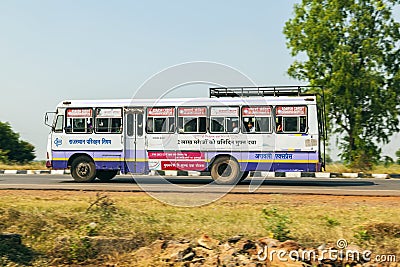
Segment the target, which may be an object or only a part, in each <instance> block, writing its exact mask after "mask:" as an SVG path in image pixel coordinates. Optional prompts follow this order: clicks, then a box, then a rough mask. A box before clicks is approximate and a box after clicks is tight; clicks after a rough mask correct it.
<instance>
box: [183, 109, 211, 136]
mask: <svg viewBox="0 0 400 267" xmlns="http://www.w3.org/2000/svg"><path fill="white" fill-rule="evenodd" d="M206 116H207V108H206V107H182V108H178V129H179V130H178V132H179V133H205V132H206V129H207V127H206V121H207V119H206Z"/></svg>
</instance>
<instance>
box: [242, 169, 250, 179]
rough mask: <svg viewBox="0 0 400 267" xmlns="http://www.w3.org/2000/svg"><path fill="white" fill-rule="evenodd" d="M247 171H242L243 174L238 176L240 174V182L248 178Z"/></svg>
mask: <svg viewBox="0 0 400 267" xmlns="http://www.w3.org/2000/svg"><path fill="white" fill-rule="evenodd" d="M249 173H250V172H249V171H244V172H241V173H240V174H241V177H240V181H243V180H244V179H246V178H247V177H248V176H249Z"/></svg>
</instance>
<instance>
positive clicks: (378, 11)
mask: <svg viewBox="0 0 400 267" xmlns="http://www.w3.org/2000/svg"><path fill="white" fill-rule="evenodd" d="M399 2H400V1H399V0H386V1H385V0H350V1H349V0H302V2H301V3H299V4H296V5H295V6H294V13H295V15H294V18H292V19H290V20H289V21H287V22H286V24H285V27H284V34H285V35H286V37H287V46H288V48H289V49H291V54H292V56H294V57H296V59H295V61H294V63H293V64H292V65H291V66H290V67H289V69H288V73H289V75H290V76H292V77H294V78H297V79H299V80H302V81H307V82H309V83H310V85H318V86H323V87H324V88H325V97H326V103H327V113H328V121H329V122H330V123H329V124H330V127H329V128H330V131H331V132H335V133H338V134H339V135H340V136H343V139H342V140H341V142H340V147H341V150H342V153H341V157H342V159H343V160H344V161H345V162H346V163H350V164H351V165H353V166H355V167H360V168H368V167H371V164H373V163H376V162H378V160H379V158H380V153H381V149H380V148H379V146H378V145H379V143H387V142H388V141H389V137H390V136H391V135H392V134H393V133H395V132H398V131H399V120H398V116H399V110H398V103H399V98H400V97H399V91H400V71H399V66H400V65H399V63H400V62H399V61H400V52H399V41H400V32H399V23H398V22H396V21H395V20H394V19H393V16H392V9H393V7H394V6H396V5H398V3H399Z"/></svg>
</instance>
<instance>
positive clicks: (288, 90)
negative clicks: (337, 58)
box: [210, 85, 318, 98]
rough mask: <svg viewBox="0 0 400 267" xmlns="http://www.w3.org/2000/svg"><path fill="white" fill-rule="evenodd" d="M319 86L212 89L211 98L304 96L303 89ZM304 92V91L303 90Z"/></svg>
mask: <svg viewBox="0 0 400 267" xmlns="http://www.w3.org/2000/svg"><path fill="white" fill-rule="evenodd" d="M313 87H318V86H302V85H299V86H297V85H296V86H295V85H289V86H255V87H252V86H249V87H214V88H210V98H211V97H250V96H302V95H306V94H303V93H302V89H310V88H313ZM303 91H304V90H303Z"/></svg>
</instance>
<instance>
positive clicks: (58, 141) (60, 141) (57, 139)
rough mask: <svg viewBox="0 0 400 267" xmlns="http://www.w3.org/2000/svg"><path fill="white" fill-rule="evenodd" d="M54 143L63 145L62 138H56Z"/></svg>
mask: <svg viewBox="0 0 400 267" xmlns="http://www.w3.org/2000/svg"><path fill="white" fill-rule="evenodd" d="M54 144H55V145H56V146H57V147H58V146H61V145H62V139H59V138H58V137H57V138H56V139H54Z"/></svg>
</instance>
